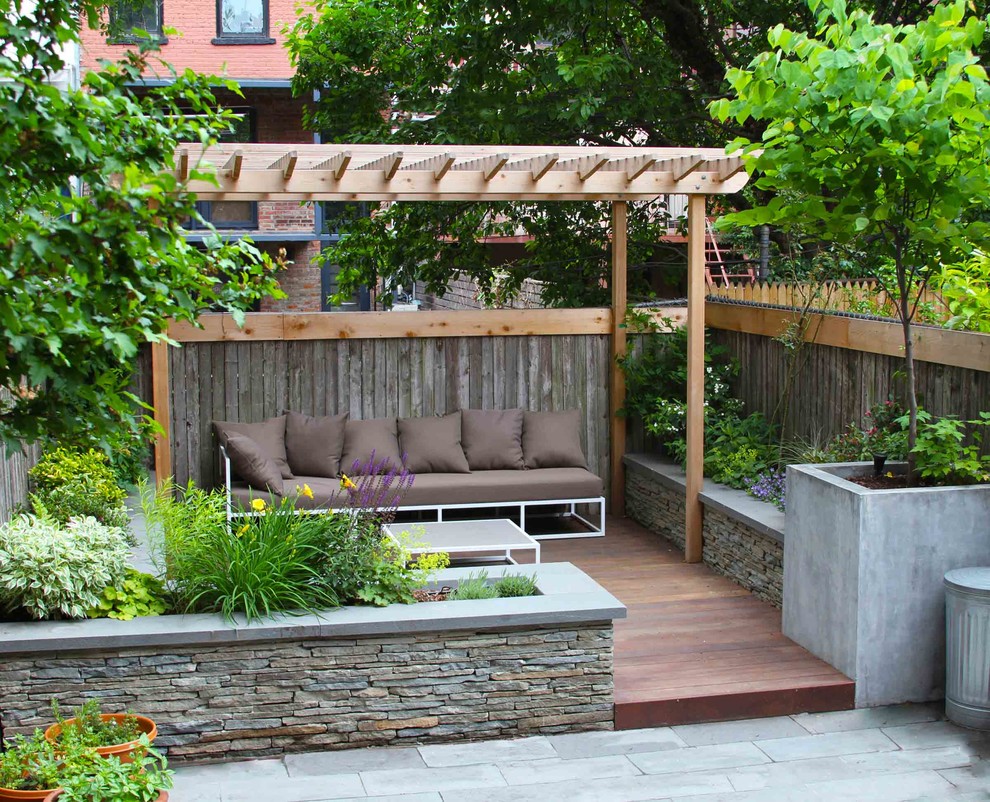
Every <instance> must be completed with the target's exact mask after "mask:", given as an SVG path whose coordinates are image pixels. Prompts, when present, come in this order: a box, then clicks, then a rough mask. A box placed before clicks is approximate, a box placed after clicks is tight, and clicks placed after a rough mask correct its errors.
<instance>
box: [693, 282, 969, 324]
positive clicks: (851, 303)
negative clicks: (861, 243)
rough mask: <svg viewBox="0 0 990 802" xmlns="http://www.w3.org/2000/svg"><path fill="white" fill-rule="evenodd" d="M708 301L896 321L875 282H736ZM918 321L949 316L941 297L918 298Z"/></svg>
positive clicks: (715, 290)
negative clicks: (892, 318)
mask: <svg viewBox="0 0 990 802" xmlns="http://www.w3.org/2000/svg"><path fill="white" fill-rule="evenodd" d="M708 299H709V300H713V301H717V300H726V301H747V302H751V303H762V304H773V305H775V306H790V307H794V308H795V309H805V308H808V309H820V310H823V311H830V312H856V313H859V314H868V315H876V316H879V317H896V314H897V313H896V308H895V306H894V303H893V302H892V301H891V299H890V297H889V296H888V295H887V293H886V292H885V291H884V290H883V289H882V288H881V287H880V285H879V283H877V282H876V281H826V282H823V283H812V282H797V283H785V282H770V283H767V282H760V283H756V284H753V283H750V282H736V283H731V284H728V285H715V286H711V287H709V288H708ZM920 309H921V314H920V316H919V317H920V319H924V320H926V321H929V322H935V323H944V322H945V321H946V320H948V318H949V317H950V316H951V313H950V312H949V310H948V308H947V307H946V305H945V302H944V301H943V300H942V297H941V296H940V295H939V294H938V293H936V292H934V291H933V290H931V289H926V290H925V291H924V292H923V293H922V295H921V301H920Z"/></svg>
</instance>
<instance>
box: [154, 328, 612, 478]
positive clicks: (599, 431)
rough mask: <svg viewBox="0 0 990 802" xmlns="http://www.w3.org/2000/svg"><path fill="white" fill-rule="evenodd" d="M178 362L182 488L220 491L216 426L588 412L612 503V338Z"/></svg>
mask: <svg viewBox="0 0 990 802" xmlns="http://www.w3.org/2000/svg"><path fill="white" fill-rule="evenodd" d="M169 353H170V360H171V362H170V374H171V405H170V406H171V433H172V437H171V447H172V454H171V456H172V469H173V472H174V475H175V479H176V481H177V482H179V483H182V484H184V483H185V482H186V481H188V480H189V479H192V480H193V481H194V482H196V483H197V484H200V485H204V486H212V485H214V484H215V483H216V482H217V481H218V479H219V476H220V472H219V464H218V462H219V458H218V455H217V450H216V444H215V441H214V438H213V434H212V431H211V426H210V423H211V421H212V420H215V419H216V420H236V421H260V420H262V419H264V418H266V417H271V416H274V415H279V414H281V412H282V410H284V409H293V410H297V411H299V412H305V413H307V414H312V415H334V414H338V413H341V412H350V414H351V417H352V418H373V417H386V416H392V415H395V416H399V417H408V416H420V415H442V414H445V413H447V412H451V411H454V410H456V409H460V408H466V407H474V408H488V409H498V408H512V407H522V408H524V409H533V410H561V409H568V408H578V409H580V410H581V412H582V420H583V421H584V429H583V430H582V433H581V440H582V445H583V446H584V448H585V453H586V454H587V456H588V465H589V468H591V470H592V471H594V472H595V473H597V474H598V475H599V476H601V477H603V479H604V480H605V482H606V496H607V495H608V487H607V486H608V478H609V445H608V437H609V425H608V424H609V401H608V381H609V378H608V377H609V364H610V363H609V337H608V336H607V335H599V334H588V335H563V336H562V335H549V336H546V335H533V336H506V337H417V338H409V339H366V340H358V339H353V338H348V339H335V340H290V341H285V340H269V341H265V342H254V343H247V342H243V341H241V342H238V341H225V342H212V343H211V342H186V343H184V344H183V346H182V347H181V348H171V349H169Z"/></svg>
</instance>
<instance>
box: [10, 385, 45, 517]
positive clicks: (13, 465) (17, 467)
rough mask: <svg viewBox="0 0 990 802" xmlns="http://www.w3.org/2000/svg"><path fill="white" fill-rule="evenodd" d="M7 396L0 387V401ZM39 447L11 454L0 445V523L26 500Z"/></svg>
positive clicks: (35, 446) (39, 452) (27, 447)
mask: <svg viewBox="0 0 990 802" xmlns="http://www.w3.org/2000/svg"><path fill="white" fill-rule="evenodd" d="M5 395H6V396H7V397H8V398H9V397H10V396H9V391H8V390H6V389H3V388H0V403H2V402H3V401H4V400H5V399H4V396H5ZM40 456H41V447H40V446H39V445H37V444H35V445H33V446H26V447H24V448H22V449H21V450H20V451H15V452H14V453H12V454H9V455H8V454H7V452H6V451H5V450H4V449H3V447H2V446H0V523H4V522H6V521H9V520H10V517H11V515H12V513H13V511H14V510H15V509H16V508H17V507H18V506H19V505H21V504H24V503H25V502H26V501H27V496H28V490H29V489H30V486H29V481H28V480H29V477H28V471H29V470H31V468H33V467H34V466H35V464H37V462H38V459H39V458H40Z"/></svg>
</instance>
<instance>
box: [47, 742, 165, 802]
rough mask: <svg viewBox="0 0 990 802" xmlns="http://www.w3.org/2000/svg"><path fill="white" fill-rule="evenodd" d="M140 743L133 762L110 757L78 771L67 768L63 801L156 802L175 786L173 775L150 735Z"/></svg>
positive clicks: (62, 776)
mask: <svg viewBox="0 0 990 802" xmlns="http://www.w3.org/2000/svg"><path fill="white" fill-rule="evenodd" d="M138 744H139V746H138V749H137V750H136V751H135V752H134V753H132V755H131V758H132V762H129V763H123V762H121V761H120V759H119V758H117V757H115V756H110V757H105V758H97V759H94V760H91V761H89V762H83V763H81V764H80V765H79V766H78V768H77V769H76V770H75V771H68V770H64V769H63V771H62V772H61V776H60V782H61V787H62V793H61V794H60V795H59V797H58V799H59V800H60V802H155V800H156V799H158V797H159V795H160V794H161V792H162V791H167V790H168V789H169V788H171V787H172V776H173V775H172V772H171V771H170V770H169V768H168V763H167V761H166V760H165V757H164V756H163V755H162V754H161V753H159V752H157V751H156V750H155V749H153V748H152V746H151V744H150V743H149V741H148V736H147V735H142V736H141V737H140V738H139V739H138Z"/></svg>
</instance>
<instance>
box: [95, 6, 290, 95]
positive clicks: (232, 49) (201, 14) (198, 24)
mask: <svg viewBox="0 0 990 802" xmlns="http://www.w3.org/2000/svg"><path fill="white" fill-rule="evenodd" d="M296 2H297V0H269V3H268V14H269V17H268V18H269V24H268V34H269V36H270V37H271V38H273V39H274V40H275V44H271V45H214V44H211V40H212V39H214V38H215V37H216V35H217V11H216V3H215V2H214V0H164V18H163V22H164V24H165V27H168V28H176V29H177V30H178V31H179V33H180V35H179V36H170V37H169V40H168V42H167V43H166V44H164V45H163V46H162V58H164V59H165V60H166V61H168V62H169V63H170V64H172V65H174V66H175V67H177V68H179V69H185V68H186V67H191V68H192V69H193V70H195V71H196V72H202V73H215V74H217V75H226V76H228V77H230V78H290V77H292V72H293V71H292V67H291V66H290V65H289V57H288V54H287V53H286V51H285V36H284V35H283V34H282V26H283V25H285V24H287V23H288V24H290V25H291V24H292V23H294V22H295V19H296V11H295V6H296ZM127 47H128V45H111V44H108V43H107V42H106V41H105V40H104V37H103V35H102V34H101V33H100V32H99V31H91V30H85V31H84V32H83V37H82V59H81V66H82V69H83V70H84V71H85V70H87V69H92V68H93V67H94V66H95V65H96V64H97V62H98V61H99V59H117V58H119V57H120V54H121V53H123V52H124V50H125V49H126V48H127Z"/></svg>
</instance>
